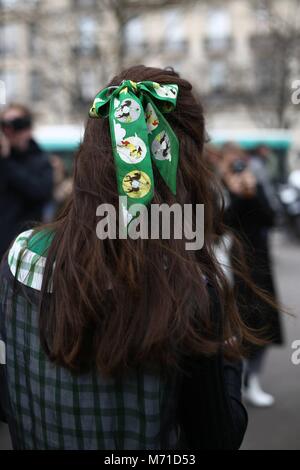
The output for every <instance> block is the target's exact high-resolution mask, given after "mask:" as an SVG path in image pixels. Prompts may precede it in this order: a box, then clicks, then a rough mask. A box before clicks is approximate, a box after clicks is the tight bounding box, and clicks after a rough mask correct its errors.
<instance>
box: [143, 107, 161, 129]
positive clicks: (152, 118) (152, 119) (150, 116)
mask: <svg viewBox="0 0 300 470" xmlns="http://www.w3.org/2000/svg"><path fill="white" fill-rule="evenodd" d="M145 118H146V124H147V128H148V132H152V131H154V129H156V128H157V126H158V125H159V120H158V117H157V114H156V112H155V110H154V108H153V106H152V104H151V103H148V104H147V106H146V110H145Z"/></svg>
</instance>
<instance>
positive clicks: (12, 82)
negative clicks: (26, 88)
mask: <svg viewBox="0 0 300 470" xmlns="http://www.w3.org/2000/svg"><path fill="white" fill-rule="evenodd" d="M0 81H1V82H2V83H4V87H5V94H6V102H7V103H9V102H10V101H16V100H18V99H20V96H19V80H18V72H17V71H15V70H8V69H7V70H2V71H1V70H0Z"/></svg>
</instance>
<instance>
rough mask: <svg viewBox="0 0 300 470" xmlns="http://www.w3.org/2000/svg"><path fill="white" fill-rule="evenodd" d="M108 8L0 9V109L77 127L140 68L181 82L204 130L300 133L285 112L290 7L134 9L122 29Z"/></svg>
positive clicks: (33, 1) (15, 0) (84, 4)
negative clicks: (166, 72)
mask: <svg viewBox="0 0 300 470" xmlns="http://www.w3.org/2000/svg"><path fill="white" fill-rule="evenodd" d="M122 2H123V0H120V2H119V3H120V4H121V3H122ZM111 3H113V2H106V3H105V2H104V1H102V0H51V1H50V0H27V1H26V2H22V1H20V0H0V80H2V81H4V83H5V84H6V93H7V101H11V100H13V101H16V100H17V101H20V100H21V101H23V102H25V103H27V104H31V105H32V107H33V109H34V111H35V113H36V115H37V117H38V119H39V120H40V122H43V123H49V124H54V123H55V124H58V123H62V124H66V123H72V122H78V121H79V120H82V119H83V117H84V116H85V115H86V110H87V107H88V104H89V103H90V101H91V99H92V98H93V96H94V95H95V94H96V92H97V91H98V90H99V88H101V86H104V85H105V83H106V82H107V80H108V79H109V77H110V76H111V75H113V74H114V73H115V72H116V71H117V70H118V69H120V68H121V67H123V66H126V65H132V64H136V63H144V64H146V65H153V66H159V67H165V66H172V67H174V68H175V70H177V71H179V72H180V73H182V74H183V75H184V76H185V77H186V78H188V79H189V80H190V81H191V82H192V84H193V86H194V89H195V91H196V93H197V94H199V96H201V97H202V100H203V101H204V104H205V108H206V110H207V112H208V116H209V125H210V126H211V127H217V128H222V127H229V126H231V127H234V128H245V127H247V128H249V127H282V126H285V127H292V128H295V127H297V126H299V121H298V117H297V114H298V115H299V110H297V111H298V113H297V112H295V111H296V110H295V109H293V107H292V106H289V103H290V96H289V91H290V93H292V81H293V79H297V78H298V79H299V78H300V58H299V57H300V54H297V52H295V53H294V49H293V51H291V48H292V47H293V48H294V46H295V44H296V41H295V38H294V37H292V36H293V34H294V29H295V31H297V27H296V26H297V23H295V24H294V23H293V22H294V21H296V22H297V15H295V12H296V10H295V9H296V7H297V6H298V4H299V3H300V2H299V1H298V0H273V1H271V4H272V12H270V11H268V9H266V7H265V3H270V2H260V1H259V0H226V1H225V0H223V1H218V0H210V1H207V0H206V1H202V0H194V1H189V0H186V1H184V0H183V1H182V2H180V1H179V2H175V4H174V2H170V6H165V7H164V8H162V7H160V6H159V3H160V2H159V1H157V2H156V3H157V7H156V8H155V7H152V8H146V6H145V4H146V3H147V2H140V3H141V8H140V9H136V10H135V11H134V13H135V14H133V15H132V14H131V13H132V12H130V11H129V14H128V15H127V17H126V21H124V16H123V19H121V20H120V16H119V15H118V13H119V12H118V11H115V9H114V7H113V6H110V4H111ZM127 3H130V0H129V2H127ZM154 3H155V2H154ZM104 4H105V5H104ZM298 12H299V14H300V5H299V10H298ZM283 18H284V21H285V22H284V21H283ZM298 20H299V15H298ZM289 21H291V23H289ZM281 22H282V24H281ZM280 28H283V31H282V32H281V30H280ZM284 28H285V30H284ZM293 28H294V29H293ZM298 30H300V23H299V28H298ZM291 38H292V39H293V43H292V46H290V49H287V52H286V50H285V49H284V47H288V44H291V42H290V43H289V42H288V40H289V41H291ZM299 46H300V43H299ZM299 52H300V47H299ZM297 57H298V60H297ZM287 72H288V73H287ZM280 106H281V108H282V109H281V110H279V108H280Z"/></svg>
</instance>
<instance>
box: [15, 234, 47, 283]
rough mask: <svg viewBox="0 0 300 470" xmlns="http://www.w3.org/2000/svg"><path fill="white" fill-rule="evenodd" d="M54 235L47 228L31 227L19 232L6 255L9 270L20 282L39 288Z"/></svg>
mask: <svg viewBox="0 0 300 470" xmlns="http://www.w3.org/2000/svg"><path fill="white" fill-rule="evenodd" d="M53 237H54V232H53V231H51V230H49V229H38V230H35V229H32V230H27V231H25V232H22V233H20V234H19V235H18V236H17V238H16V239H15V241H14V242H13V244H12V246H11V248H10V250H9V252H8V257H7V263H8V267H9V270H10V272H11V274H12V275H13V277H14V278H16V279H17V281H19V282H20V283H21V284H24V285H26V286H28V287H31V288H33V289H36V290H41V286H42V280H43V272H44V268H45V264H46V259H47V253H48V250H49V247H50V245H51V242H52V240H53Z"/></svg>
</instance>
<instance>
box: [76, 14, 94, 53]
mask: <svg viewBox="0 0 300 470" xmlns="http://www.w3.org/2000/svg"><path fill="white" fill-rule="evenodd" d="M96 31H97V25H96V21H95V19H94V18H93V17H91V16H82V17H81V18H80V20H79V46H80V49H81V50H82V51H87V52H89V51H92V50H93V49H94V48H95V47H96Z"/></svg>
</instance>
